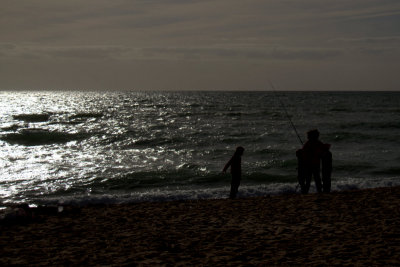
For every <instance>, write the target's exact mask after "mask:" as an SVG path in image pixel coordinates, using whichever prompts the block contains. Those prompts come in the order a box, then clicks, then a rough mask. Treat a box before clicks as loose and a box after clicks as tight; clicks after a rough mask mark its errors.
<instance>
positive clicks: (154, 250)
mask: <svg viewBox="0 0 400 267" xmlns="http://www.w3.org/2000/svg"><path fill="white" fill-rule="evenodd" d="M0 227H1V228H0V229H1V237H0V252H1V253H0V254H1V257H0V263H1V265H2V266H7V265H15V264H18V265H42V266H56V265H75V266H77V265H89V266H93V265H108V266H124V265H138V266H243V265H247V266H248V265H255V266H305V265H307V266H324V265H326V266H395V265H397V266H398V265H399V264H400V187H387V188H376V189H364V190H354V191H343V192H333V193H331V194H308V195H300V194H284V195H275V196H265V197H254V198H242V199H236V200H229V199H214V200H189V201H171V202H146V203H134V204H120V205H92V206H81V207H77V206H75V207H64V210H63V211H62V212H60V213H56V214H47V215H45V214H41V215H37V216H36V217H34V218H33V219H32V221H28V222H16V223H8V224H2V225H1V226H0Z"/></svg>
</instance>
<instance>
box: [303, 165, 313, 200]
mask: <svg viewBox="0 0 400 267" xmlns="http://www.w3.org/2000/svg"><path fill="white" fill-rule="evenodd" d="M311 176H312V171H311V167H309V166H307V168H305V170H304V180H305V184H304V189H303V190H302V193H303V194H308V191H309V190H310V185H311Z"/></svg>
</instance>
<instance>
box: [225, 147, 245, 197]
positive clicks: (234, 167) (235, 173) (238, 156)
mask: <svg viewBox="0 0 400 267" xmlns="http://www.w3.org/2000/svg"><path fill="white" fill-rule="evenodd" d="M243 152H244V148H243V147H241V146H239V147H237V148H236V151H235V154H233V156H232V158H231V159H230V160H229V161H228V163H226V165H225V167H224V169H223V170H222V172H224V173H226V170H227V169H228V168H229V166H230V167H231V174H232V181H231V192H230V194H229V198H231V199H234V198H236V194H237V192H238V190H239V185H240V180H241V178H242V155H243Z"/></svg>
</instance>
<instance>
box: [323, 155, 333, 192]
mask: <svg viewBox="0 0 400 267" xmlns="http://www.w3.org/2000/svg"><path fill="white" fill-rule="evenodd" d="M331 175H332V153H331V152H330V151H328V152H327V153H326V154H325V155H324V157H322V184H323V190H324V193H329V192H331Z"/></svg>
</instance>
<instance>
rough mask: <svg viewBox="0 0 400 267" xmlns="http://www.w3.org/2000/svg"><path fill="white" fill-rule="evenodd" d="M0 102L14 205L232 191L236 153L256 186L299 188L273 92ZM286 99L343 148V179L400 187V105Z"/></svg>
mask: <svg viewBox="0 0 400 267" xmlns="http://www.w3.org/2000/svg"><path fill="white" fill-rule="evenodd" d="M0 97H1V99H2V101H1V102H0V116H1V121H0V145H1V150H0V198H1V199H2V200H3V201H9V200H13V201H15V200H24V199H28V200H29V199H38V198H45V197H46V196H55V197H57V196H72V197H73V196H75V195H85V194H87V195H90V194H108V193H110V194H114V193H115V194H118V193H120V192H124V193H132V192H138V190H139V191H140V190H141V191H140V192H150V191H151V190H161V191H162V190H163V188H166V187H167V188H168V190H170V192H173V190H174V188H175V189H177V188H182V187H185V188H187V187H189V188H192V189H194V190H196V187H195V186H198V187H201V188H208V189H209V190H211V188H216V187H220V186H222V185H227V184H228V183H229V177H221V176H220V175H219V173H220V170H221V167H222V165H223V164H224V163H225V161H226V160H227V159H228V158H229V157H230V155H231V153H232V152H233V150H234V149H235V147H236V146H237V145H243V146H245V148H246V152H245V160H244V163H243V164H244V170H246V175H247V180H245V183H246V182H247V183H248V184H250V185H251V184H270V183H276V182H282V183H295V180H296V178H295V175H296V173H295V172H296V171H295V168H296V159H295V157H294V151H295V150H296V149H297V148H298V147H299V144H298V141H297V137H296V136H295V135H294V133H293V131H292V129H291V128H290V125H289V123H288V121H287V118H286V117H285V113H284V110H283V109H282V106H281V104H280V102H279V101H278V100H277V99H276V95H275V94H272V93H270V92H258V93H230V92H225V93H223V92H210V93H206V92H190V93H182V92H170V93H161V92H160V93H157V92H149V93H145V92H114V93H102V92H0ZM280 97H281V98H282V100H283V101H284V102H285V103H286V104H287V107H286V108H287V110H288V112H289V114H291V116H292V117H293V120H294V122H295V124H296V125H297V127H298V129H299V131H300V133H304V132H305V131H306V130H308V129H310V128H315V127H318V128H319V129H320V131H321V132H322V133H323V135H322V138H323V140H324V141H326V142H329V143H332V144H334V146H333V148H332V149H333V152H334V153H335V154H334V155H335V156H336V159H337V160H336V161H335V163H336V166H337V172H336V177H338V179H344V178H346V177H347V178H349V176H350V177H352V178H363V179H364V178H368V177H374V176H375V175H376V173H377V172H381V173H383V176H384V177H391V178H393V177H399V174H400V171H398V169H397V171H396V168H395V166H393V164H391V162H394V161H395V160H398V159H399V157H400V156H399V154H398V153H399V152H398V151H397V150H396V149H394V148H395V147H396V146H397V147H398V145H399V143H398V142H399V141H398V138H397V131H398V129H399V128H400V126H399V125H398V121H400V112H399V110H398V103H399V99H400V96H399V94H396V93H392V94H390V93H387V94H386V95H385V94H373V93H370V94H367V93H364V94H362V93H358V94H357V93H354V94H353V95H351V97H349V95H348V94H344V93H333V92H332V93H294V92H292V93H285V94H281V95H280ZM354 99H356V100H357V101H356V102H357V103H358V106H355V105H354V101H355V100H354ZM350 126H351V127H350ZM324 134H325V135H324ZM355 136H356V137H355ZM371 140H373V142H371ZM350 147H351V149H349V148H350ZM378 148H379V149H378ZM371 151H373V152H372V153H371ZM379 151H380V152H379ZM378 152H379V155H374V153H378ZM171 190H172V191H171Z"/></svg>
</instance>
